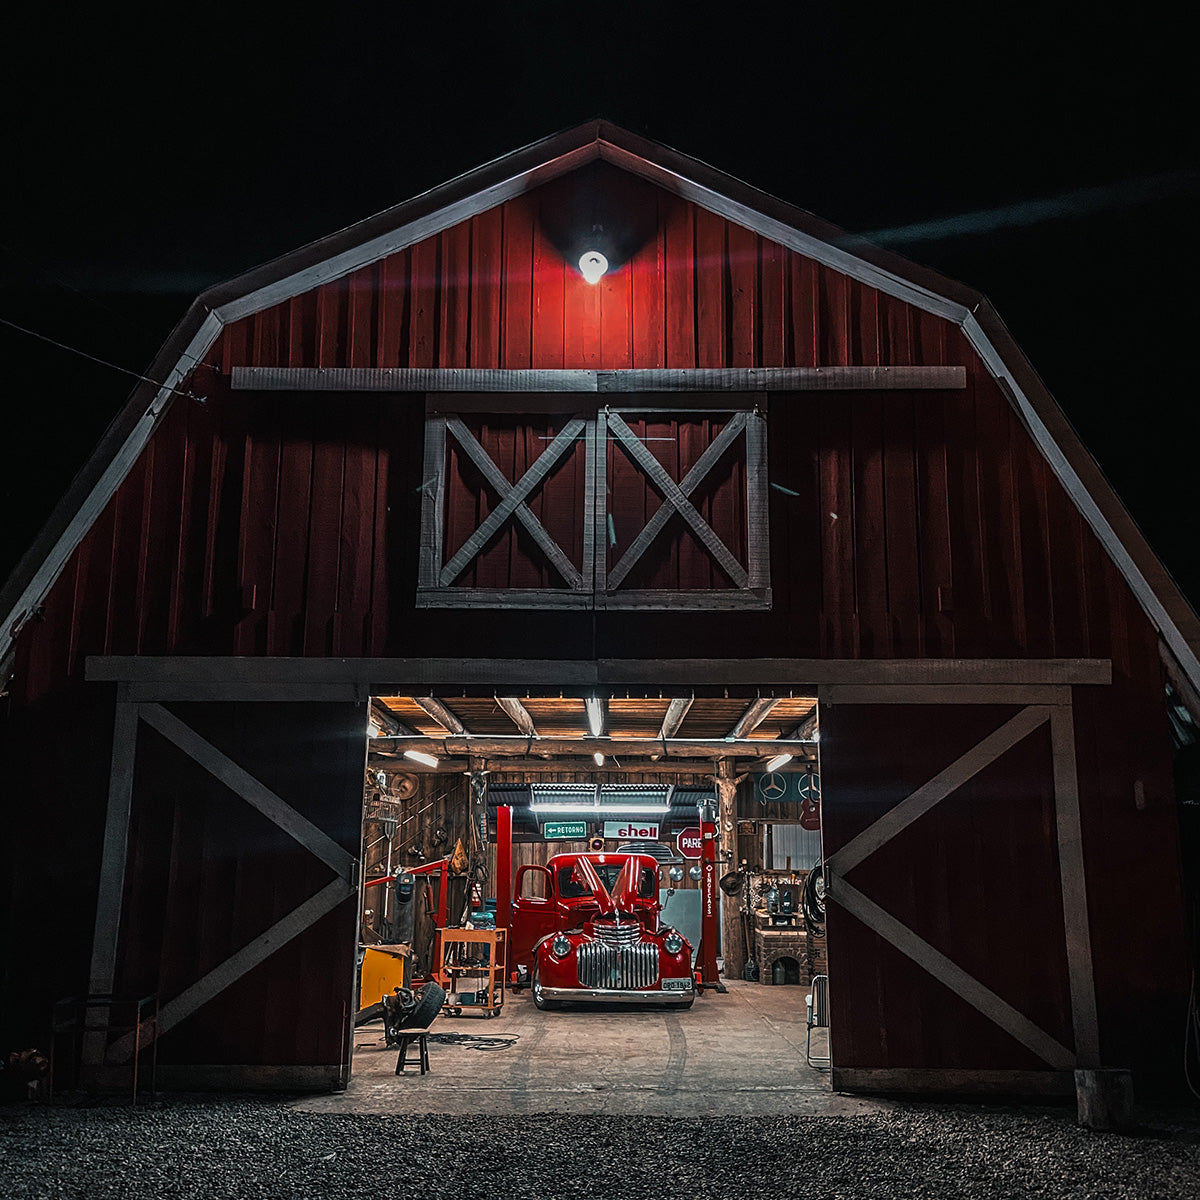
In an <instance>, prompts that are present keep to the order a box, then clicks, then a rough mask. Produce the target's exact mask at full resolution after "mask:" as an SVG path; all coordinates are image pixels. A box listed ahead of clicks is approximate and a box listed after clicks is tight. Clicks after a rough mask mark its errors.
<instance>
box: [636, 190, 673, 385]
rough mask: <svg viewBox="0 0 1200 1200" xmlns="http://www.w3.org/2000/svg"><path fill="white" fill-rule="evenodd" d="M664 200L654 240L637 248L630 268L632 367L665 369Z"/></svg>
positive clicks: (659, 208)
mask: <svg viewBox="0 0 1200 1200" xmlns="http://www.w3.org/2000/svg"><path fill="white" fill-rule="evenodd" d="M664 200H665V197H663V196H659V197H658V199H657V203H658V211H659V214H660V215H659V220H658V222H657V224H656V226H655V231H654V236H653V237H652V238H651V239H650V240H649V241H648V242H646V243H645V244H644V245H642V246H640V247H639V248H638V252H637V254H636V256H635V257H634V259H633V261H632V262H631V263H630V265H629V269H630V284H631V288H632V297H633V299H632V327H633V364H632V365H633V366H634V367H640V368H643V369H646V368H654V367H665V366H666V365H667V357H666V269H667V258H666V230H665V228H664V226H663V221H662V215H661V214H662V206H663V202H664Z"/></svg>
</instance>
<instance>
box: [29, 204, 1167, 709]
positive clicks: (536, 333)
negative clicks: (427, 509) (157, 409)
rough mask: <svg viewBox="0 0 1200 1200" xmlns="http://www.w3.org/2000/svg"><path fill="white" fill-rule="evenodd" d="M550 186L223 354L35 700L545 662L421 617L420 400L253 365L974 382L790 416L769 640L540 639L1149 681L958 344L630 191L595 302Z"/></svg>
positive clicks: (58, 588) (74, 594)
mask: <svg viewBox="0 0 1200 1200" xmlns="http://www.w3.org/2000/svg"><path fill="white" fill-rule="evenodd" d="M555 186H557V185H548V186H547V187H546V188H543V189H541V191H540V192H539V191H535V192H532V193H530V194H528V195H526V196H524V197H522V198H521V199H519V200H514V201H511V202H509V203H508V204H505V205H502V206H501V207H500V208H497V209H495V210H492V211H490V212H488V213H485V214H482V215H480V216H478V217H476V218H474V219H472V220H471V221H469V222H466V223H464V224H463V225H460V226H457V227H455V228H453V229H451V230H449V231H447V232H446V233H444V234H442V235H440V236H438V237H436V238H432V239H430V240H429V241H428V242H423V243H420V244H418V245H416V246H414V247H412V248H411V249H409V250H406V251H403V252H400V253H398V254H395V255H393V256H391V257H390V258H388V259H385V260H383V261H382V262H380V263H378V264H375V265H374V266H371V267H367V268H364V269H362V270H360V271H358V272H355V273H354V274H352V275H350V276H348V277H346V278H344V279H341V280H338V281H335V282H333V283H329V284H326V285H323V286H321V287H318V288H316V289H314V290H313V291H311V292H308V293H306V294H304V295H303V296H299V297H297V298H295V299H293V300H290V301H288V302H286V303H283V304H280V305H278V306H276V307H274V308H271V309H268V310H266V311H264V312H262V313H259V314H256V315H254V316H252V317H248V318H246V319H245V320H243V321H241V322H239V323H238V324H236V325H234V326H231V327H230V328H229V329H227V330H226V331H225V333H224V334H223V336H222V338H221V339H220V341H219V343H218V344H217V345H216V346H214V348H213V350H212V352H211V353H210V355H209V358H208V360H207V361H208V362H210V363H213V364H215V365H216V367H217V368H218V369H217V370H211V369H209V368H207V367H204V368H201V369H200V370H198V372H197V385H198V387H199V389H200V390H201V391H202V392H203V393H204V394H206V395H207V396H208V397H209V399H208V402H207V404H205V405H198V404H196V403H194V402H191V401H183V400H179V401H176V402H175V404H174V405H173V407H172V409H171V411H170V412H169V414H168V415H167V417H166V419H165V421H164V422H163V424H162V426H161V428H160V429H159V430H158V432H157V433H156V434H155V436H154V438H153V440H152V442H151V445H150V447H149V448H148V450H147V451H146V452H145V453H144V454H143V456H142V457H141V459H140V460H139V462H138V463H137V465H136V466H135V468H134V469H133V471H132V472H131V473H130V475H129V477H128V478H127V479H126V480H125V482H124V484H123V485H122V486H121V488H120V489H119V491H118V493H117V495H116V496H115V497H114V499H113V501H112V502H111V503H110V504H109V506H108V508H107V509H106V511H105V512H104V514H103V516H102V517H101V518H100V519H99V520H98V521H97V522H96V524H95V526H94V527H93V529H92V530H91V531H90V533H89V534H88V535H87V537H86V538H85V539H84V541H83V543H82V544H81V546H80V547H79V549H78V550H77V551H76V553H75V554H74V555H73V556H72V558H71V560H70V562H69V564H68V566H67V568H66V570H65V571H64V572H63V575H62V576H61V577H60V579H59V581H58V583H57V584H56V585H55V587H54V589H53V591H52V593H51V594H50V596H49V598H48V600H47V603H46V605H45V608H44V611H43V614H42V617H41V619H40V621H36V622H31V623H30V624H28V625H27V626H26V629H25V631H24V633H23V635H22V638H21V640H20V651H21V659H20V669H19V680H20V686H21V688H22V690H23V694H24V697H25V698H26V699H28V700H33V699H34V698H36V697H38V696H40V695H45V694H47V693H48V692H50V691H51V690H52V689H54V688H55V687H56V686H57V684H58V682H59V681H61V680H62V679H63V678H64V677H67V676H76V677H77V676H78V674H79V672H80V671H81V664H82V660H83V657H84V656H85V655H87V654H101V653H107V654H133V653H137V654H180V653H185V654H189V653H190V654H229V653H235V654H278V655H308V656H325V655H336V656H357V655H372V656H377V655H407V654H414V653H416V654H436V653H450V654H460V653H461V654H481V655H487V656H494V655H496V654H505V653H513V654H524V653H526V652H527V649H528V635H529V629H530V627H529V621H528V618H527V617H526V616H524V615H522V614H519V613H518V614H494V613H492V614H489V615H488V616H487V617H486V619H485V621H484V622H483V624H486V630H484V629H482V628H481V627H480V622H472V621H471V619H470V618H468V617H464V616H463V615H462V614H461V613H456V614H447V613H444V612H436V611H434V612H431V611H417V610H415V609H414V606H413V605H414V589H415V578H416V564H417V548H418V547H417V538H418V535H419V521H420V494H419V489H420V487H421V485H422V482H423V481H422V479H421V472H422V462H421V443H422V429H423V409H422V400H421V398H420V397H412V396H397V395H389V396H380V395H371V394H354V395H338V394H261V393H260V394H256V393H244V392H238V393H231V392H230V391H229V390H228V387H227V382H228V371H229V370H230V368H232V367H233V366H237V365H246V366H269V365H278V364H282V365H289V366H304V367H315V366H322V365H327V366H396V365H412V366H459V367H466V366H501V367H529V366H592V367H598V368H605V369H608V368H621V367H626V366H661V365H667V366H672V367H675V366H695V365H699V366H748V365H764V366H787V365H801V366H807V365H873V364H884V365H904V364H926V365H955V364H961V365H965V366H966V367H967V386H966V388H965V389H963V390H961V391H956V392H937V391H929V392H887V393H880V392H862V393H827V394H822V393H804V394H797V395H772V396H771V398H770V414H769V435H768V436H769V453H770V478H771V482H772V484H774V485H778V487H775V488H773V489H772V491H771V493H770V497H771V514H770V515H771V548H772V572H771V575H772V586H773V588H774V607H773V611H772V613H770V614H768V615H754V616H750V615H725V616H721V617H707V618H706V617H704V616H700V615H695V616H686V615H681V614H679V613H678V612H674V613H670V614H650V613H638V614H635V615H631V614H624V615H622V614H616V613H610V614H606V615H603V616H601V617H600V618H599V619H598V623H597V626H596V635H595V636H596V641H595V643H594V644H593V641H592V625H591V618H590V617H581V616H573V615H571V614H542V615H540V616H539V618H538V622H539V630H540V631H541V633H542V635H543V639H544V641H545V643H546V644H548V645H549V644H553V645H555V647H556V648H557V649H558V650H560V651H561V652H562V653H564V654H576V655H577V656H580V657H590V656H591V654H592V653H596V654H600V655H614V656H629V657H634V656H638V655H642V654H647V655H654V656H658V655H662V656H672V655H679V656H694V655H695V654H696V652H697V645H699V644H704V643H709V644H712V645H718V646H720V647H721V648H722V652H724V653H727V654H730V655H738V656H741V655H772V656H783V655H786V656H796V657H970V656H1013V657H1023V656H1030V657H1040V656H1051V655H1054V656H1076V655H1087V656H1095V657H1112V658H1113V660H1114V665H1115V668H1116V670H1117V672H1118V673H1119V674H1120V673H1122V672H1128V671H1129V670H1130V669H1131V666H1130V662H1131V660H1130V647H1129V644H1128V643H1129V638H1130V636H1131V631H1132V630H1134V629H1135V628H1138V627H1140V626H1142V625H1144V618H1143V617H1142V615H1141V613H1140V612H1139V611H1138V609H1137V605H1136V602H1135V601H1134V600H1133V599H1132V596H1131V594H1130V592H1129V590H1128V588H1127V586H1126V585H1125V583H1124V581H1123V580H1122V579H1121V577H1120V575H1119V574H1118V573H1117V571H1116V569H1115V568H1114V567H1113V565H1112V563H1111V560H1110V559H1109V558H1108V556H1107V554H1106V553H1105V552H1104V550H1103V549H1102V548H1101V546H1100V544H1099V542H1098V541H1097V539H1096V538H1095V536H1094V535H1093V534H1092V532H1091V531H1090V529H1089V528H1088V527H1087V526H1086V525H1085V523H1084V521H1083V519H1082V518H1081V516H1080V515H1079V512H1078V510H1077V509H1076V508H1075V507H1074V505H1073V504H1072V503H1071V501H1070V500H1069V499H1068V497H1067V496H1066V494H1065V493H1064V491H1063V489H1062V487H1061V485H1060V484H1059V483H1058V481H1057V480H1056V479H1055V478H1054V477H1053V476H1052V474H1051V472H1050V470H1049V468H1048V467H1047V466H1046V464H1045V461H1044V460H1043V459H1042V457H1041V455H1040V454H1039V453H1038V452H1037V450H1036V449H1035V447H1034V445H1033V443H1032V441H1031V440H1030V438H1029V437H1028V435H1027V434H1026V433H1025V431H1024V430H1023V429H1022V427H1021V426H1020V424H1019V422H1018V420H1017V418H1016V417H1015V415H1014V414H1013V412H1012V410H1011V408H1010V406H1009V404H1008V402H1007V400H1006V399H1005V397H1004V396H1003V395H1002V393H1001V392H1000V390H999V388H998V387H997V385H996V384H995V382H994V381H993V380H992V378H991V377H990V375H989V374H988V372H987V370H986V369H985V368H984V366H983V364H982V363H981V362H980V361H979V360H978V359H977V358H976V356H975V354H974V352H973V351H972V350H971V348H970V346H969V345H968V344H967V342H966V340H965V338H964V337H963V336H962V334H961V332H960V331H959V330H958V329H957V328H956V327H954V326H952V325H951V324H949V323H947V322H945V321H943V320H941V319H938V318H935V317H932V316H930V315H928V314H926V313H923V312H920V311H918V310H916V309H913V308H911V307H909V306H907V305H904V304H902V303H900V302H899V301H896V300H894V299H892V298H890V297H887V296H885V295H882V294H881V293H879V292H877V291H875V290H873V289H871V288H869V287H867V286H865V285H863V284H860V283H858V282H856V281H853V280H850V279H848V278H847V277H846V276H844V275H841V274H839V273H838V272H836V271H833V270H831V269H829V268H826V267H823V266H820V265H818V264H815V263H814V262H813V261H812V260H809V259H806V258H804V257H802V256H800V255H798V254H795V253H792V252H789V251H785V250H783V249H782V248H780V247H779V246H777V245H775V244H773V243H770V242H768V241H765V240H764V239H762V238H761V237H758V236H757V235H755V234H752V233H749V232H747V231H745V230H743V229H741V228H739V227H737V226H735V225H732V224H730V223H728V222H726V221H723V220H721V219H719V218H717V217H715V216H713V215H712V214H710V213H707V212H705V211H703V210H701V209H699V208H696V207H695V206H693V205H690V204H687V203H685V202H683V201H681V200H679V199H677V198H675V197H671V196H668V195H667V194H665V193H662V192H659V191H658V190H656V189H654V188H651V187H649V185H646V184H642V183H637V182H636V181H631V182H629V183H627V184H624V183H623V184H622V185H621V186H623V187H629V188H631V189H632V190H633V194H634V197H635V199H637V198H640V201H639V202H641V203H642V204H643V205H645V206H650V205H651V203H652V205H653V213H654V220H655V221H656V222H657V224H656V225H655V226H654V232H653V236H647V237H646V239H645V240H644V242H643V243H642V244H641V245H640V247H639V248H638V249H637V251H636V252H635V253H634V254H633V256H632V258H631V259H630V260H629V262H628V263H627V264H625V265H624V266H619V267H618V268H617V269H615V270H614V271H612V272H610V274H609V275H607V276H605V277H604V279H603V280H602V281H601V282H600V284H599V285H597V286H595V287H592V286H589V285H588V284H586V283H584V282H583V281H582V279H581V278H580V277H579V275H578V272H577V271H575V270H574V269H573V268H571V267H570V266H569V264H567V263H565V262H564V261H563V259H562V256H561V255H560V254H558V253H557V252H556V253H551V246H550V243H549V242H548V241H547V237H546V234H545V231H544V228H543V224H542V222H541V218H540V215H539V214H541V215H544V214H545V213H546V212H547V211H549V210H550V209H552V207H553V205H552V204H550V202H549V201H548V200H547V199H546V197H545V196H544V195H542V193H550V192H552V189H553V187H555ZM631 203H632V202H631ZM517 465H518V464H516V462H515V460H514V462H513V463H512V464H511V469H513V470H514V471H515V470H516V469H517ZM780 489H787V490H780ZM793 493H794V494H793Z"/></svg>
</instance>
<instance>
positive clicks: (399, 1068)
mask: <svg viewBox="0 0 1200 1200" xmlns="http://www.w3.org/2000/svg"><path fill="white" fill-rule="evenodd" d="M427 1036H428V1035H427V1034H426V1032H425V1030H423V1029H422V1030H419V1031H414V1032H412V1033H402V1034H401V1035H400V1054H399V1055H398V1056H397V1058H396V1074H397V1075H400V1074H402V1073H403V1071H404V1068H405V1067H406V1066H408V1064H409V1063H420V1064H421V1074H422V1075H424V1074H425V1072H426V1071H428V1070H429V1043H428V1042H427V1041H426V1040H425V1039H426V1037H427ZM414 1043H416V1051H417V1057H416V1058H410V1057H409V1055H408V1048H409V1047H410V1046H412V1045H413V1044H414Z"/></svg>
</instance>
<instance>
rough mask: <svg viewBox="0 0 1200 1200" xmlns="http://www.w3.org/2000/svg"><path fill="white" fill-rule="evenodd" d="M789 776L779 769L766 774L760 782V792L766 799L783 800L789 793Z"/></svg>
mask: <svg viewBox="0 0 1200 1200" xmlns="http://www.w3.org/2000/svg"><path fill="white" fill-rule="evenodd" d="M787 783H788V781H787V776H786V775H781V774H780V773H779V772H778V771H772V772H771V773H770V775H764V776H763V777H762V782H761V783H760V784H759V794H760V795H761V796H762V798H763V799H764V800H782V799H783V798H784V796H786V795H787Z"/></svg>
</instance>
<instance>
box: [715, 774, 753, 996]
mask: <svg viewBox="0 0 1200 1200" xmlns="http://www.w3.org/2000/svg"><path fill="white" fill-rule="evenodd" d="M716 785H717V820H718V822H719V823H720V830H721V848H722V850H728V851H730V853H731V855H732V857H731V858H729V859H728V860H727V861H726V862H724V863H722V864H721V866H720V867H719V868H718V869H719V871H720V873H721V874H725V873H726V872H727V871H736V870H737V868H738V862H737V848H738V845H737V780H736V779H735V778H734V763H733V760H732V759H730V758H723V759H721V761H720V763H719V764H718V766H717V774H716ZM721 955H722V957H723V958H724V959H725V978H726V979H741V977H742V968H743V967H745V965H746V938H745V934H744V932H743V930H742V913H741V897H740V896H730V895H728V894H726V892H725V891H724V890H723V889H722V891H721Z"/></svg>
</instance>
